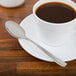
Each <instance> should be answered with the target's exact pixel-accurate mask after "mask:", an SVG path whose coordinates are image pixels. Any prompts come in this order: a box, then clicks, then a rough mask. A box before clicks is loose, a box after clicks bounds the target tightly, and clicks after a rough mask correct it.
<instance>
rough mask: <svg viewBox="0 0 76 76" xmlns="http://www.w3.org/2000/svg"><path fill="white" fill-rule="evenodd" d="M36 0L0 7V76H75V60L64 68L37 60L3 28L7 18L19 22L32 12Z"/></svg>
mask: <svg viewBox="0 0 76 76" xmlns="http://www.w3.org/2000/svg"><path fill="white" fill-rule="evenodd" d="M36 2H37V0H26V3H25V4H24V5H22V6H21V7H18V8H13V9H8V8H4V7H0V76H76V60H73V61H70V62H67V63H68V66H67V67H65V68H61V67H60V66H58V65H57V64H56V63H53V62H51V63H49V62H45V61H41V60H38V59H36V58H34V57H33V56H31V55H29V54H28V53H27V52H26V51H24V50H23V49H22V48H21V46H20V45H19V43H18V41H17V39H15V38H13V37H12V36H10V35H9V34H8V33H7V31H6V30H5V27H4V24H5V22H6V21H7V20H14V21H16V22H18V23H20V22H21V21H22V20H23V19H24V18H25V17H26V16H28V15H30V14H31V13H32V7H33V5H34V4H35V3H36Z"/></svg>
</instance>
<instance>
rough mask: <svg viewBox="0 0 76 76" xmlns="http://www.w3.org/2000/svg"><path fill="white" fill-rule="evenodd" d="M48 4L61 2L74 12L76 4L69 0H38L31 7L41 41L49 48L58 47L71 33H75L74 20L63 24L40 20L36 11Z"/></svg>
mask: <svg viewBox="0 0 76 76" xmlns="http://www.w3.org/2000/svg"><path fill="white" fill-rule="evenodd" d="M48 2H62V3H65V4H68V5H69V6H71V7H73V8H74V9H75V10H76V4H75V3H74V2H72V1H70V0H40V1H38V2H37V3H36V4H35V5H34V6H33V15H34V17H35V19H36V21H37V22H38V29H39V31H38V32H39V33H40V38H41V41H42V42H43V43H45V44H46V45H49V46H59V45H62V44H63V43H64V42H65V41H66V40H67V39H68V37H70V35H71V34H72V33H74V32H76V30H75V29H76V18H75V19H74V20H72V21H69V22H65V23H51V22H47V21H44V20H42V19H40V18H39V17H38V16H37V15H36V10H37V8H38V7H39V6H41V5H43V4H45V3H48ZM43 13H44V12H43Z"/></svg>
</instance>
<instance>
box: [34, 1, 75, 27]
mask: <svg viewBox="0 0 76 76" xmlns="http://www.w3.org/2000/svg"><path fill="white" fill-rule="evenodd" d="M48 2H60V3H63V2H64V3H65V4H67V5H70V6H71V7H72V8H74V7H76V4H75V3H74V2H72V1H71V0H70V1H69V0H63V1H62V0H58V1H57V0H47V1H46V0H40V1H38V2H36V3H35V5H34V6H33V15H34V17H35V18H36V19H37V20H39V21H41V22H43V23H46V24H53V25H56V26H57V25H64V24H70V23H72V22H74V21H75V22H76V18H74V19H73V20H71V21H68V22H64V23H52V22H47V21H45V20H43V19H40V18H39V17H38V16H37V15H36V10H37V8H38V7H39V6H41V5H42V4H44V3H48ZM39 3H41V4H40V5H39V6H38V4H39ZM36 6H38V7H36ZM35 7H36V8H35ZM74 10H75V11H76V9H75V8H74Z"/></svg>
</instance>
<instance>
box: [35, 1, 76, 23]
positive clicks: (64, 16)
mask: <svg viewBox="0 0 76 76" xmlns="http://www.w3.org/2000/svg"><path fill="white" fill-rule="evenodd" d="M36 15H37V16H38V17H39V18H41V19H42V20H44V21H47V22H52V23H65V22H69V21H71V20H73V19H75V18H76V11H75V10H74V9H73V8H72V7H71V6H69V5H67V4H63V3H59V2H57V3H56V2H52V3H46V4H43V5H41V6H40V7H38V8H37V10H36Z"/></svg>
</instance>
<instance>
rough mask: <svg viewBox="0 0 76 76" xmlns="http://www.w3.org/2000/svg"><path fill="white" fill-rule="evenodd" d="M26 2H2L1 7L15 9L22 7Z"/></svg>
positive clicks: (9, 0)
mask: <svg viewBox="0 0 76 76" xmlns="http://www.w3.org/2000/svg"><path fill="white" fill-rule="evenodd" d="M24 2H25V0H0V5H1V6H3V7H8V8H13V7H18V6H20V5H22V4H23V3H24Z"/></svg>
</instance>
